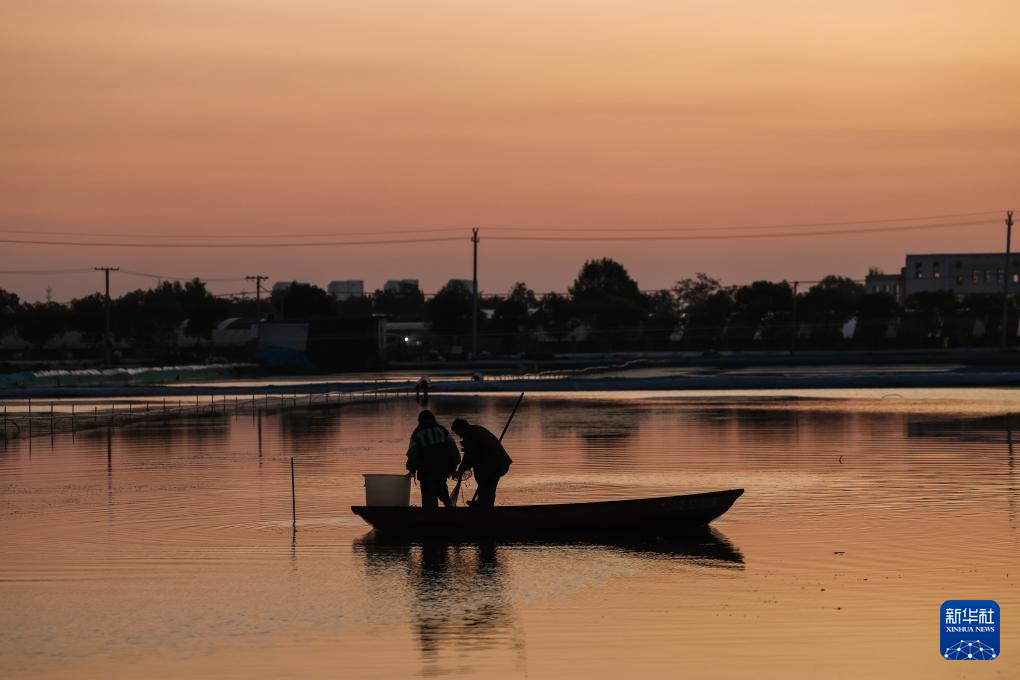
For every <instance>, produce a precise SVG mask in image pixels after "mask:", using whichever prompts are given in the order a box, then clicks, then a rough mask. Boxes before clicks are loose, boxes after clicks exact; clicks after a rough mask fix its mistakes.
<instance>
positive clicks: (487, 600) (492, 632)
mask: <svg viewBox="0 0 1020 680" xmlns="http://www.w3.org/2000/svg"><path fill="white" fill-rule="evenodd" d="M353 548H354V552H355V553H356V554H358V555H360V556H362V557H363V559H364V567H365V572H366V574H367V575H368V576H369V577H370V579H371V580H372V581H374V582H376V583H377V584H380V585H382V584H385V585H382V587H383V588H384V589H392V588H394V587H398V586H399V587H404V588H406V590H407V597H408V598H409V601H410V610H411V617H412V621H413V625H414V626H415V628H416V634H417V640H418V645H419V649H420V652H421V656H422V661H423V663H424V664H425V666H426V670H425V672H426V674H433V673H435V672H439V671H437V669H436V665H437V664H438V663H439V661H440V657H442V656H444V653H445V654H455V653H457V652H459V651H470V652H475V651H482V650H489V649H496V648H498V649H503V650H511V651H512V652H513V653H514V654H515V655H516V663H517V665H518V670H524V658H525V657H524V652H525V643H524V631H523V626H522V624H521V622H520V621H519V619H518V617H517V615H516V614H515V611H514V603H515V601H518V600H519V599H520V597H521V589H523V590H524V591H525V594H526V591H527V589H528V587H529V584H533V582H534V580H535V579H539V580H540V579H541V574H542V573H543V571H542V566H541V562H539V563H538V564H537V565H534V564H532V565H531V567H530V568H529V569H528V570H527V573H526V574H525V575H524V579H525V583H523V584H521V583H516V584H515V583H514V582H513V579H512V577H511V571H513V570H512V569H511V566H512V565H515V564H516V561H517V560H518V559H520V558H521V557H522V556H524V555H528V556H530V557H531V558H534V557H535V556H537V557H539V559H541V555H542V553H543V552H546V551H547V552H546V554H548V555H549V556H550V557H553V556H558V555H561V554H562V553H563V552H564V551H569V552H572V553H577V554H578V556H579V558H580V557H582V556H583V560H580V561H581V562H582V563H586V564H591V565H597V564H598V563H599V561H600V558H607V557H610V556H619V555H623V556H625V557H633V558H637V559H639V560H642V561H646V560H655V561H661V560H670V561H674V562H675V563H677V564H685V565H689V566H697V567H701V568H718V569H743V567H744V556H743V555H742V554H741V552H740V550H738V549H737V548H736V547H735V546H734V545H733V544H732V543H730V542H729V541H728V540H727V539H726V538H725V537H724V536H723V535H722V534H721V533H719V532H718V531H716V530H714V529H710V528H704V529H700V530H697V531H694V532H689V533H685V534H684V535H682V536H678V537H673V538H657V537H640V536H617V537H614V536H600V537H597V538H584V537H579V538H576V539H574V538H557V539H554V540H535V541H502V540H489V541H457V540H448V541H444V540H426V541H409V540H406V539H398V538H392V539H387V538H385V537H384V536H382V535H380V534H377V533H375V532H369V533H368V534H366V535H364V536H362V537H361V538H359V539H356V540H355V541H354V543H353ZM391 596H392V593H391Z"/></svg>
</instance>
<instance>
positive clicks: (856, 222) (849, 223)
mask: <svg viewBox="0 0 1020 680" xmlns="http://www.w3.org/2000/svg"><path fill="white" fill-rule="evenodd" d="M1000 214H1002V211H1001V210H983V211H980V212H969V213H953V214H947V215H926V216H920V217H887V218H881V219H877V218H876V219H867V220H852V221H841V222H800V223H789V224H749V225H729V226H726V225H720V226H716V227H680V226H677V227H635V226H627V227H552V226H545V227H501V226H498V225H492V226H487V227H485V230H486V231H543V232H545V231H580V232H593V231H656V232H660V231H661V232H685V231H720V230H724V229H725V230H732V229H739V230H751V229H762V230H766V229H804V228H817V227H849V226H855V225H865V224H886V223H897V222H921V221H925V220H945V219H955V218H960V217H982V216H986V215H988V216H991V215H1000ZM917 226H921V225H917ZM925 226H933V227H935V226H940V225H937V224H933V225H925Z"/></svg>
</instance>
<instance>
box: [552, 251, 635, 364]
mask: <svg viewBox="0 0 1020 680" xmlns="http://www.w3.org/2000/svg"><path fill="white" fill-rule="evenodd" d="M569 293H570V297H571V301H572V302H573V306H574V313H575V314H576V315H577V317H578V318H580V319H581V320H582V321H585V322H587V323H588V324H590V325H591V327H592V328H593V330H595V331H596V332H597V333H598V334H599V339H600V342H601V343H602V344H606V345H608V346H610V347H611V346H612V345H613V343H614V342H619V341H621V340H622V341H629V340H633V339H634V338H636V337H638V336H639V335H640V333H641V330H642V324H643V321H644V319H645V317H646V315H647V308H648V300H647V299H646V298H645V296H644V295H642V293H641V290H640V289H639V288H638V284H637V282H636V281H635V280H634V279H632V278H631V277H630V274H628V273H627V270H626V269H625V268H624V267H623V265H621V264H620V263H618V262H616V261H614V260H612V259H610V258H602V259H599V260H588V261H587V262H585V263H584V266H583V267H581V271H580V272H579V273H578V275H577V278H576V279H575V280H574V284H573V285H572V286H570V288H569Z"/></svg>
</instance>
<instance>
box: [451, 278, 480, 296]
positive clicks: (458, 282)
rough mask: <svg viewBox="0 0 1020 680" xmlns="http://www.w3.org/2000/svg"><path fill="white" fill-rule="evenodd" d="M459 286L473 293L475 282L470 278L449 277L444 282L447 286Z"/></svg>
mask: <svg viewBox="0 0 1020 680" xmlns="http://www.w3.org/2000/svg"><path fill="white" fill-rule="evenodd" d="M456 286H459V287H461V288H463V289H464V290H466V291H467V292H469V293H473V292H474V290H475V282H474V281H472V280H471V279H450V280H449V281H447V282H446V287H447V288H454V287H456Z"/></svg>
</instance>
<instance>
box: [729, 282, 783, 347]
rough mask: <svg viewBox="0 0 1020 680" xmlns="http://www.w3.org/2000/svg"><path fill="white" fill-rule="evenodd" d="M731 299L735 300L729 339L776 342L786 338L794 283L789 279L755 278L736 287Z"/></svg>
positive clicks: (750, 341)
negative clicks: (779, 280)
mask: <svg viewBox="0 0 1020 680" xmlns="http://www.w3.org/2000/svg"><path fill="white" fill-rule="evenodd" d="M733 300H734V302H735V303H736V304H735V309H734V313H733V319H732V326H731V328H730V331H729V336H728V337H729V338H730V339H731V341H734V342H737V343H759V342H760V343H761V344H763V345H765V346H775V345H778V344H780V343H785V342H787V341H788V340H789V337H790V327H789V323H790V311H791V308H792V306H793V287H792V286H790V284H789V283H787V282H786V281H782V282H780V283H774V282H772V281H755V282H754V283H752V284H750V285H748V286H740V287H739V288H737V289H736V290H735V291H734V293H733Z"/></svg>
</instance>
